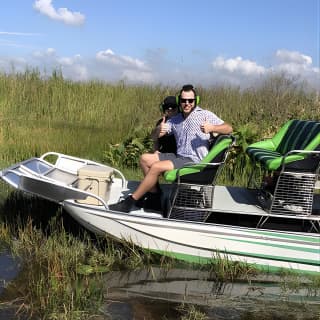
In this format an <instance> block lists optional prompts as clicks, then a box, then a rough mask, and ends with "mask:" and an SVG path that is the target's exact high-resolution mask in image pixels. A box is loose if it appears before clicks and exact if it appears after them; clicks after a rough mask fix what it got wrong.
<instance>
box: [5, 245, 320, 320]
mask: <svg viewBox="0 0 320 320" xmlns="http://www.w3.org/2000/svg"><path fill="white" fill-rule="evenodd" d="M19 271H20V263H19V261H18V260H16V259H14V258H13V257H12V256H11V254H10V253H9V252H8V251H5V250H4V251H2V254H0V281H1V286H0V293H1V296H3V295H4V294H5V292H4V291H5V288H6V286H7V284H8V283H9V282H10V281H12V280H13V279H15V277H17V276H18V275H19ZM299 279H300V281H302V284H304V285H300V286H299V287H298V286H293V285H292V283H291V282H290V281H294V279H290V278H283V277H279V276H275V275H259V276H257V277H256V278H254V279H239V280H237V281H234V282H232V283H231V282H220V281H217V280H216V279H214V278H213V277H212V275H211V274H210V273H209V272H206V271H201V270H186V269H167V270H166V269H164V268H160V267H149V268H148V269H143V270H138V271H130V272H128V271H117V272H108V273H106V274H105V275H103V278H102V280H103V283H104V285H105V294H104V297H105V299H104V304H103V306H102V307H101V309H100V311H101V313H102V317H101V318H99V319H112V320H133V319H134V320H140V319H141V320H146V319H147V320H164V319H165V320H171V319H172V320H174V319H182V318H181V308H187V307H186V306H194V307H196V308H197V309H198V310H199V311H201V314H202V315H205V317H206V318H197V317H194V318H190V317H189V318H188V317H186V318H185V319H213V320H224V319H225V320H229V319H239V320H240V319H241V320H243V319H247V320H249V319H251V320H253V319H254V320H255V319H277V320H279V319H289V318H290V319H291V320H294V319H315V320H319V318H320V298H319V297H320V292H319V289H318V290H315V289H312V287H310V286H308V284H309V281H310V280H308V279H302V278H299ZM290 283H291V284H290ZM14 312H15V311H14V310H12V309H10V308H0V319H15V313H14Z"/></svg>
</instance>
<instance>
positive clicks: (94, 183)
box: [77, 165, 113, 205]
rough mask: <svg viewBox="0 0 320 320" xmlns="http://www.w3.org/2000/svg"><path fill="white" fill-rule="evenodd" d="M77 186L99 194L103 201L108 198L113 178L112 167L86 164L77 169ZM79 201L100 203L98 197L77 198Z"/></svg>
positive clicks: (93, 203)
mask: <svg viewBox="0 0 320 320" xmlns="http://www.w3.org/2000/svg"><path fill="white" fill-rule="evenodd" d="M78 178H79V180H78V188H79V189H81V190H85V191H87V192H90V193H93V194H94V195H97V196H99V197H100V198H102V199H103V200H104V201H106V202H107V201H108V200H109V196H110V188H111V183H112V178H113V169H112V168H109V167H99V166H96V165H86V166H83V167H81V168H79V169H78ZM77 201H78V202H79V203H86V204H92V205H102V203H101V202H99V201H98V199H96V198H93V197H89V196H88V197H87V198H86V199H84V200H77Z"/></svg>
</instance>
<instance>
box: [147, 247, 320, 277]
mask: <svg viewBox="0 0 320 320" xmlns="http://www.w3.org/2000/svg"><path fill="white" fill-rule="evenodd" d="M151 251H152V252H155V253H158V254H161V255H164V256H168V257H170V258H174V259H178V260H183V261H186V262H188V263H196V264H208V263H212V261H215V260H218V259H219V256H218V254H219V251H212V258H207V257H199V256H194V255H190V254H185V253H176V252H168V251H162V250H155V249H152V250H151ZM215 253H216V254H217V257H214V254H215ZM220 254H221V256H220V258H221V259H223V258H224V257H225V259H226V260H227V259H228V258H227V256H228V255H238V256H242V257H250V258H257V259H265V260H270V261H280V262H281V261H282V262H286V263H299V264H305V265H313V266H319V267H320V261H319V260H317V261H314V260H306V259H294V258H290V260H284V259H283V257H275V256H268V255H252V254H248V253H244V252H226V251H223V252H221V253H220ZM248 265H252V266H254V267H256V268H257V269H259V270H261V271H267V272H278V271H280V270H283V269H289V270H292V271H295V272H298V273H306V272H307V273H312V274H317V275H318V274H319V272H316V271H308V270H295V269H291V268H289V267H288V268H284V267H274V266H269V265H265V264H257V263H250V262H248Z"/></svg>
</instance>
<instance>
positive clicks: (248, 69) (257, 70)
mask: <svg viewBox="0 0 320 320" xmlns="http://www.w3.org/2000/svg"><path fill="white" fill-rule="evenodd" d="M212 66H213V68H216V69H219V70H225V71H227V72H231V73H240V74H244V75H260V74H263V73H265V71H266V69H265V68H264V67H262V66H259V65H258V64H257V63H256V62H254V61H250V60H243V59H242V57H236V58H233V59H224V58H223V57H217V58H216V59H215V60H214V61H213V62H212Z"/></svg>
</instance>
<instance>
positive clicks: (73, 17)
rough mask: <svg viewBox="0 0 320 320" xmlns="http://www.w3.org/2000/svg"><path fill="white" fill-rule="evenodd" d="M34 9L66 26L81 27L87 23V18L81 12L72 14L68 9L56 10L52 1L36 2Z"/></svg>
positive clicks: (41, 0) (39, 0) (42, 0)
mask: <svg viewBox="0 0 320 320" xmlns="http://www.w3.org/2000/svg"><path fill="white" fill-rule="evenodd" d="M33 7H34V9H35V10H37V11H39V12H40V13H41V14H44V15H45V16H47V17H49V18H51V19H53V20H58V21H62V22H64V23H65V24H70V25H75V26H79V25H82V24H83V23H84V21H85V16H84V15H83V14H81V13H80V12H72V11H69V10H68V9H67V8H59V9H57V10H56V9H55V8H54V7H53V5H52V0H36V1H35V2H34V4H33Z"/></svg>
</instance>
